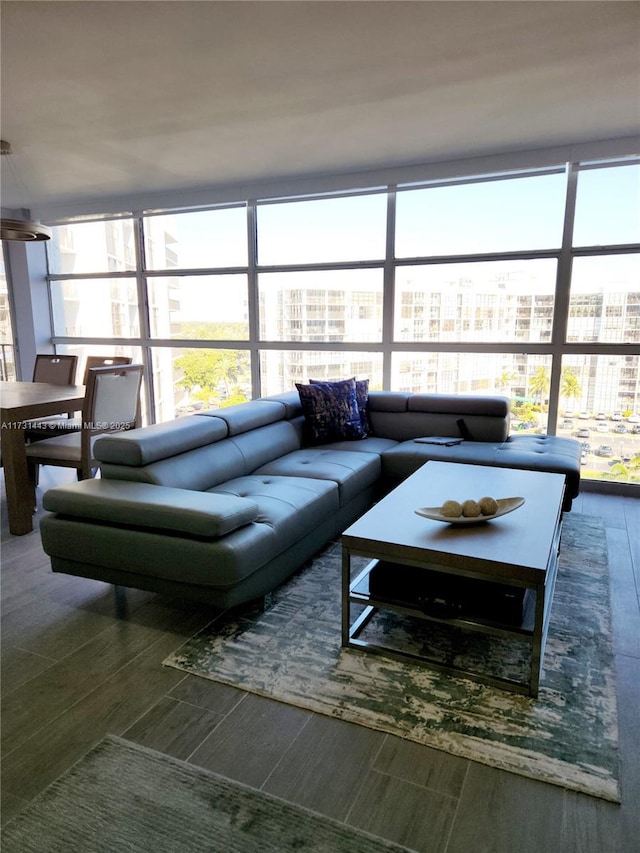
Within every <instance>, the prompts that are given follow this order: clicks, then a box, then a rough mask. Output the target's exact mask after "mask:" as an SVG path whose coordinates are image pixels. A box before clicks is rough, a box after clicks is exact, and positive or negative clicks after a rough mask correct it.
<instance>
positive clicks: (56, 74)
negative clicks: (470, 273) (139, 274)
mask: <svg viewBox="0 0 640 853" xmlns="http://www.w3.org/2000/svg"><path fill="white" fill-rule="evenodd" d="M639 8H640V5H639V4H638V3H637V2H515V1H514V0H511V2H427V1H426V0H421V1H420V0H419V2H403V0H381V2H369V0H352V2H330V0H328V2H322V1H321V0H318V2H314V1H313V0H310V1H309V2H306V1H305V0H300V1H299V2H265V0H262V2H253V0H235V2H213V0H199V1H198V0H196V2H193V0H176V2H169V0H167V2H164V1H163V0H160V2H158V0H140V2H138V0H135V2H134V1H132V0H124V1H121V2H114V0H111V2H101V0H96V1H95V2H88V0H81V2H64V0H63V1H62V2H46V0H3V2H2V3H1V4H0V15H1V19H2V55H1V56H2V58H1V62H2V66H1V69H2V80H1V82H2V107H1V110H2V111H1V118H2V125H1V133H2V138H3V139H6V140H8V141H9V142H10V143H11V145H12V148H13V152H14V153H13V154H12V155H10V156H9V157H6V156H4V157H2V158H1V160H0V163H1V165H2V186H1V190H2V206H3V207H4V208H30V209H31V210H32V211H34V212H36V213H37V212H38V211H40V210H46V209H47V208H49V209H51V208H54V207H55V206H56V205H61V204H65V205H67V206H69V205H70V204H75V203H76V202H78V203H79V204H80V206H81V205H82V204H86V203H87V201H89V200H95V199H99V198H105V197H111V198H113V197H125V196H127V195H130V194H135V195H138V196H139V195H140V194H143V195H144V193H157V192H158V191H163V192H167V191H173V190H189V189H190V188H195V187H219V186H221V185H229V184H239V183H243V184H246V183H249V182H253V181H256V182H259V181H265V180H267V179H269V180H273V179H280V178H287V177H295V176H299V175H318V176H320V175H325V174H332V173H348V172H353V171H362V170H368V169H375V168H380V167H386V166H396V165H405V164H415V163H423V162H425V163H426V162H434V161H438V160H451V159H457V158H462V157H470V156H476V155H483V154H486V153H499V152H505V151H506V152H509V151H518V150H523V149H532V148H539V147H545V146H549V145H559V144H573V143H580V142H585V141H593V140H601V139H610V138H615V137H623V136H630V135H633V134H636V133H638V132H639V130H640V41H639V26H640V24H639Z"/></svg>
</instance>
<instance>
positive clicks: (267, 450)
mask: <svg viewBox="0 0 640 853" xmlns="http://www.w3.org/2000/svg"><path fill="white" fill-rule="evenodd" d="M261 402H262V401H261ZM117 438H120V436H117ZM112 439H113V440H112ZM115 439H116V436H108V437H105V438H101V439H99V440H98V441H97V442H96V446H95V455H96V458H97V459H98V460H99V462H100V463H101V465H100V468H101V473H102V476H103V477H104V478H106V479H118V480H133V481H137V482H143V483H154V484H156V485H161V486H172V487H174V488H179V489H194V490H197V491H206V490H207V489H211V488H213V487H214V486H217V485H219V484H220V483H223V482H225V481H227V480H232V479H234V478H236V477H243V476H245V475H246V474H250V473H251V472H252V471H254V470H255V469H256V468H258V467H260V466H261V465H265V464H266V463H267V462H271V461H272V460H273V459H276V458H278V457H280V456H282V455H284V454H285V453H290V452H291V451H293V450H299V449H300V447H301V446H302V444H301V442H302V439H301V429H300V428H299V425H297V424H294V423H291V422H289V421H287V420H285V409H284V407H283V406H282V405H281V404H275V403H274V404H272V405H260V404H259V403H258V401H253V402H249V403H242V404H240V405H238V406H230V407H229V408H228V409H218V410H216V411H214V412H204V413H198V414H197V415H187V416H186V417H184V418H178V419H177V420H175V421H168V422H165V423H162V424H155V425H153V426H149V427H144V428H143V429H139V430H132V431H131V432H129V433H123V434H122V437H121V440H120V441H117V440H115Z"/></svg>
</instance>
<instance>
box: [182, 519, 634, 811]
mask: <svg viewBox="0 0 640 853" xmlns="http://www.w3.org/2000/svg"><path fill="white" fill-rule="evenodd" d="M340 571H341V568H340V547H339V544H338V543H337V542H334V543H332V545H330V546H329V548H328V549H327V550H326V551H324V552H323V553H322V554H321V555H320V556H319V557H317V558H316V559H315V560H314V561H313V564H312V565H311V566H309V567H307V568H305V569H304V570H302V571H301V572H300V573H298V574H297V575H296V576H294V577H293V578H292V579H291V580H290V581H289V582H288V583H287V584H285V585H284V586H283V587H281V588H280V589H279V590H277V591H276V592H275V593H274V594H273V596H272V601H271V605H270V606H269V607H268V608H267V609H266V611H265V612H264V613H260V614H254V615H246V616H244V617H242V618H238V619H235V620H227V621H225V620H224V619H223V620H216V621H215V622H214V623H212V624H211V625H209V626H208V627H207V628H206V629H205V630H204V631H202V632H201V633H200V634H198V635H196V636H195V637H193V638H192V639H191V640H189V641H188V642H187V643H186V644H185V645H184V646H182V647H181V648H180V649H179V650H178V651H177V652H176V653H174V654H173V655H171V657H169V658H168V659H167V660H166V661H165V664H166V665H168V666H172V667H176V668H178V669H181V670H184V671H186V672H189V673H192V674H194V675H197V676H201V677H203V678H209V679H212V680H214V681H220V682H224V683H226V684H232V685H234V686H236V687H239V688H242V689H244V690H247V691H250V692H253V693H258V694H260V695H263V696H268V697H271V698H273V699H277V700H279V701H282V702H286V703H288V704H291V705H296V706H299V707H301V708H306V709H310V710H312V711H316V712H318V713H321V714H326V715H328V716H331V717H337V718H339V719H342V720H348V721H351V722H354V723H358V724H360V725H363V726H368V727H370V728H373V729H377V730H380V731H384V732H388V733H390V734H393V735H398V736H400V737H403V738H407V739H410V740H412V741H416V742H417V743H421V744H425V745H428V746H430V747H434V748H437V749H441V750H444V751H446V752H448V753H451V754H452V755H457V756H462V757H464V758H468V759H471V760H473V761H478V762H481V763H484V764H488V765H490V766H492V767H497V768H500V769H502V770H507V771H511V772H513V773H518V774H521V775H523V776H528V777H531V778H534V779H539V780H542V781H545V782H549V783H552V784H556V785H560V786H563V787H565V788H569V789H572V790H576V791H582V792H584V793H587V794H591V795H593V796H596V797H601V798H603V799H606V800H611V801H613V802H619V783H618V721H617V697H616V683H615V670H614V661H613V652H612V643H611V608H610V598H609V571H608V560H607V549H606V537H605V531H604V527H603V524H602V522H601V520H600V519H598V518H592V517H588V516H584V515H578V514H573V515H571V514H568V515H566V516H565V520H564V526H563V532H562V545H561V551H560V566H559V570H558V578H557V583H556V590H555V595H554V600H553V607H552V611H551V624H550V630H549V637H548V640H547V646H546V652H545V657H544V670H543V675H542V679H541V685H540V692H539V695H538V697H537V698H535V699H533V698H530V697H526V696H522V695H518V694H515V693H512V692H508V691H505V690H502V689H500V688H495V687H490V686H487V685H483V684H480V683H478V682H475V681H472V680H469V679H466V678H461V677H454V676H452V675H451V674H449V673H446V672H442V671H436V670H434V669H430V668H428V667H425V666H420V665H415V664H412V663H405V662H398V661H396V660H394V659H391V658H387V657H381V656H379V655H372V654H368V653H366V652H362V651H359V650H351V649H342V648H341V645H340ZM366 630H367V631H370V632H372V634H371V635H370V637H369V638H370V639H375V637H376V635H378V636H379V632H382V633H383V634H384V636H385V641H387V642H388V641H389V640H390V639H392V640H394V641H397V642H399V643H400V645H401V646H406V647H409V648H412V649H413V650H414V651H421V650H422V651H424V648H425V647H428V649H429V652H430V653H431V654H432V655H439V656H440V657H441V658H442V659H443V660H447V659H454V660H461V661H463V662H466V663H469V662H470V661H471V662H472V663H473V664H474V669H475V668H477V667H481V666H482V665H486V666H487V667H488V668H489V670H490V671H493V670H496V669H497V668H498V667H499V666H500V667H502V670H503V674H505V675H509V676H511V677H512V676H513V675H514V673H517V671H518V669H522V667H523V666H526V665H527V654H528V651H527V650H526V648H525V647H524V644H522V643H518V642H511V641H505V640H500V641H496V640H495V639H492V638H490V637H487V636H485V635H482V634H477V633H474V634H471V633H469V632H461V631H459V630H458V631H456V630H453V629H451V628H447V627H437V626H435V625H434V623H427V622H425V621H424V620H415V619H414V620H407V619H406V618H403V617H395V616H392V615H389V616H377V617H376V618H375V619H374V620H373V621H372V623H370V625H369V627H368V628H367V629H366ZM362 636H363V637H365V635H362ZM365 638H366V637H365Z"/></svg>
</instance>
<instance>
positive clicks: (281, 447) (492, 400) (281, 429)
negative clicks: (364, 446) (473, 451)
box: [95, 391, 509, 491]
mask: <svg viewBox="0 0 640 853" xmlns="http://www.w3.org/2000/svg"><path fill="white" fill-rule="evenodd" d="M369 418H370V421H371V425H372V428H373V433H374V435H376V436H378V437H381V438H389V439H393V440H395V441H406V440H407V439H411V438H417V437H419V436H427V435H451V436H459V435H460V434H461V427H460V423H459V422H460V421H462V422H463V425H464V429H466V430H467V431H468V433H469V434H470V437H471V438H472V439H473V440H475V441H505V440H506V438H507V436H508V434H509V400H508V398H507V397H482V396H475V395H461V394H452V395H448V394H405V393H398V392H393V391H372V392H370V394H369ZM305 435H306V430H305V429H304V417H303V415H302V407H301V406H300V399H299V397H298V394H297V392H295V391H293V392H289V393H286V394H281V395H276V396H274V397H265V398H262V399H259V400H252V401H251V402H248V403H241V404H239V405H237V406H229V407H228V408H226V409H224V408H223V409H216V410H215V411H212V412H198V413H197V414H194V415H187V416H185V417H182V418H177V419H176V420H174V421H167V422H165V423H161V424H154V425H153V426H149V427H143V428H142V429H137V430H131V431H130V432H122V433H115V434H113V435H109V436H104V437H102V438H99V439H98V440H97V441H96V444H95V456H96V458H97V459H98V461H99V462H100V468H101V473H102V476H103V477H105V478H106V479H118V480H133V481H137V482H143V483H155V484H157V485H161V486H172V487H174V488H182V489H195V490H197V491H206V490H207V489H211V488H213V487H214V486H217V485H219V484H220V483H224V482H226V481H227V480H232V479H235V478H236V477H243V476H246V475H247V474H251V473H252V472H253V471H255V470H256V469H257V468H259V467H260V466H262V465H266V464H267V463H269V462H272V461H273V460H274V459H278V458H280V457H281V456H283V455H285V454H286V453H291V452H292V451H294V450H299V449H300V448H301V447H302V446H303V443H304V436H305Z"/></svg>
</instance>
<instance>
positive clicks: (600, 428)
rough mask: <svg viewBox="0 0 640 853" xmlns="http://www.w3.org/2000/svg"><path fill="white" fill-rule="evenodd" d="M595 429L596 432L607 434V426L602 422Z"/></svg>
mask: <svg viewBox="0 0 640 853" xmlns="http://www.w3.org/2000/svg"><path fill="white" fill-rule="evenodd" d="M596 429H597V430H598V432H609V424H606V423H605V422H604V421H600V423H599V424H598V426H597V427H596Z"/></svg>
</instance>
